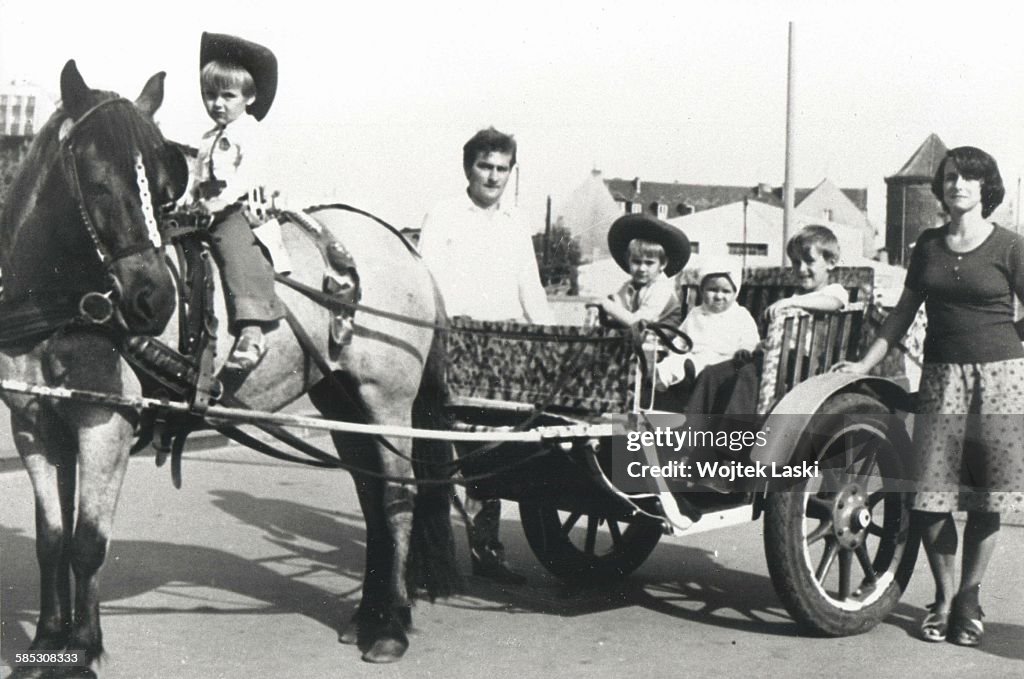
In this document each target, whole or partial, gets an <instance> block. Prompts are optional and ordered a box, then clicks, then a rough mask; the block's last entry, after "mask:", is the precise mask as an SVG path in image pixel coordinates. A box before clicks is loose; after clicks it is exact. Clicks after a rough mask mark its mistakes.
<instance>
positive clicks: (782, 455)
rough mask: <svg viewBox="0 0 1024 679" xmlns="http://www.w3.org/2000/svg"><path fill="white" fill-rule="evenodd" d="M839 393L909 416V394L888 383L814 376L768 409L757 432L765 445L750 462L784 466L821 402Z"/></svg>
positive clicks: (840, 375)
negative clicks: (865, 396)
mask: <svg viewBox="0 0 1024 679" xmlns="http://www.w3.org/2000/svg"><path fill="white" fill-rule="evenodd" d="M843 392H857V393H863V394H868V395H870V396H874V397H876V398H877V399H878V400H879V401H881V402H882V403H883V404H885V405H886V406H888V407H890V408H892V409H893V410H901V411H904V412H910V403H911V400H910V394H909V393H908V392H907V391H906V390H905V389H904V388H903V387H902V386H900V385H899V384H897V383H896V382H894V381H892V380H890V379H887V378H884V377H875V376H871V375H855V374H853V373H845V372H833V373H825V374H823V375H818V376H817V377H812V378H811V379H809V380H806V381H805V382H801V383H800V384H798V385H797V386H796V387H794V388H793V389H792V391H790V392H789V393H788V394H786V395H785V396H783V398H782V400H781V401H779V402H778V404H776V406H775V407H774V408H773V409H772V411H771V413H770V414H769V416H768V419H767V420H766V421H765V423H764V426H763V427H762V428H761V431H762V432H764V439H765V441H766V443H765V445H763V446H755V447H754V448H753V450H752V451H751V455H750V457H751V460H753V461H754V462H762V463H764V464H766V465H768V464H771V463H773V462H776V463H779V464H788V463H789V462H790V460H791V458H792V456H793V453H794V451H795V450H796V447H797V444H798V443H799V442H800V437H801V435H802V434H803V432H804V431H805V430H806V429H807V426H808V424H810V421H811V418H812V417H814V415H815V414H816V413H817V412H818V411H819V410H820V409H821V407H822V406H823V405H824V404H825V401H827V400H828V399H829V398H831V397H832V396H834V395H836V394H839V393H843Z"/></svg>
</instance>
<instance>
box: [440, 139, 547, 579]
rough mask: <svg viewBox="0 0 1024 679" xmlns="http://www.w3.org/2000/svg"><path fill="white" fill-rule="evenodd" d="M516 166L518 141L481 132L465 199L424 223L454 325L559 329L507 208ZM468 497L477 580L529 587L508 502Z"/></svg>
mask: <svg viewBox="0 0 1024 679" xmlns="http://www.w3.org/2000/svg"><path fill="white" fill-rule="evenodd" d="M515 164H516V141H515V139H513V138H512V136H511V135H507V134H504V133H501V132H498V131H497V130H495V129H494V128H493V127H491V128H488V129H486V130H480V131H479V132H477V133H476V134H475V135H473V137H472V138H471V139H470V140H469V141H468V142H466V145H465V146H463V147H462V166H463V169H464V170H465V173H466V179H467V180H468V182H469V185H468V186H467V188H466V191H465V193H463V194H462V195H460V196H456V197H454V198H451V199H448V200H444V201H442V202H440V203H438V204H437V205H436V206H435V207H434V208H433V209H432V210H431V211H430V212H429V213H427V215H426V217H424V219H423V228H422V230H421V231H420V253H421V254H422V255H423V260H424V261H425V262H426V263H427V266H428V267H429V268H430V271H431V273H432V274H433V275H434V279H435V280H436V281H437V285H438V287H439V288H440V289H441V296H442V297H443V298H444V303H445V309H446V311H447V312H448V316H449V317H454V316H469V317H470V318H473V319H476V320H483V321H506V320H512V321H520V322H527V323H540V324H547V325H550V324H553V323H554V318H553V316H552V313H551V309H550V307H549V306H548V301H547V297H546V296H545V294H544V288H543V286H541V283H540V273H539V272H538V269H537V260H536V258H535V257H534V253H533V241H532V238H531V233H530V229H528V228H527V227H526V226H525V225H524V224H523V222H522V221H521V219H520V217H519V214H518V211H517V210H516V209H515V206H513V205H511V204H509V203H508V202H505V203H503V202H502V200H501V198H502V195H503V194H504V192H505V186H506V184H507V183H508V179H509V176H510V175H511V172H512V168H513V167H514V166H515ZM466 493H467V495H466V510H467V514H470V515H471V516H472V518H471V519H470V521H469V522H468V523H467V526H466V528H467V532H468V534H469V546H470V553H471V558H472V562H473V573H474V574H475V575H480V576H483V577H488V578H492V579H494V580H497V581H499V582H503V583H507V584H522V583H524V582H526V578H524V577H523V576H522V575H520V574H518V573H516V572H514V571H513V570H512V569H510V568H509V567H508V564H507V563H506V561H505V548H504V546H503V545H502V544H501V542H500V541H499V540H498V526H499V523H500V519H501V501H500V500H496V499H482V500H478V499H476V498H475V497H474V493H473V489H472V488H471V487H470V488H467V491H466Z"/></svg>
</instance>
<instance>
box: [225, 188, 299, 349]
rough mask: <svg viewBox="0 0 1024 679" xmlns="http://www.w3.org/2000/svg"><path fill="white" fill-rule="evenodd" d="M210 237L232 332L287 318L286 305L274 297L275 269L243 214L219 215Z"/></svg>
mask: <svg viewBox="0 0 1024 679" xmlns="http://www.w3.org/2000/svg"><path fill="white" fill-rule="evenodd" d="M210 236H211V243H212V249H213V256H214V258H215V260H216V261H217V266H219V267H220V271H221V280H222V281H223V283H224V288H225V294H224V296H225V298H226V300H227V305H228V316H229V318H230V320H231V327H232V330H233V331H237V328H238V326H239V325H248V324H252V323H270V322H273V321H277V320H280V319H281V318H284V315H285V311H284V306H283V305H282V304H281V300H279V299H278V298H277V295H275V294H274V270H273V268H272V267H271V265H270V262H268V261H267V258H266V256H265V255H264V254H263V248H262V247H261V246H260V244H259V241H258V240H256V236H255V235H253V232H252V228H251V227H250V226H249V221H248V220H247V219H246V218H245V216H244V215H243V214H242V211H241V210H240V209H239V208H237V207H236V208H228V209H227V210H225V211H224V212H222V213H221V214H220V215H218V216H217V218H216V219H215V220H214V222H213V226H212V227H210Z"/></svg>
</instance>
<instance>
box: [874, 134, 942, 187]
mask: <svg viewBox="0 0 1024 679" xmlns="http://www.w3.org/2000/svg"><path fill="white" fill-rule="evenodd" d="M948 150H949V149H948V148H946V145H945V144H943V143H942V140H941V139H939V136H938V135H937V134H935V133H934V132H933V133H932V134H929V135H928V138H927V139H925V140H924V143H922V144H921V145H920V146H919V147H918V148H917V150H916V151H914V154H913V155H912V156H910V160H908V161H907V162H906V163H904V164H903V167H901V168H900V170H899V172H897V173H896V174H894V175H892V176H891V177H886V179H887V180H888V179H893V178H895V177H906V178H914V179H931V178H932V177H934V176H935V172H936V171H937V170H938V169H939V163H941V162H942V159H943V158H945V157H946V152H947V151H948Z"/></svg>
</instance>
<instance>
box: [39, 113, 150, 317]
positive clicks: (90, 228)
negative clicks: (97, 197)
mask: <svg viewBox="0 0 1024 679" xmlns="http://www.w3.org/2000/svg"><path fill="white" fill-rule="evenodd" d="M113 106H130V107H131V108H132V110H133V111H134V109H135V104H134V103H132V102H131V101H129V100H128V99H124V98H122V97H114V98H112V99H105V100H103V101H101V102H100V103H98V104H96V105H95V106H93V107H92V108H90V109H88V110H87V111H86V112H85V113H83V114H82V115H81V116H79V117H78V119H77V120H73V119H71V118H68V119H66V120H65V121H64V123H63V124H62V125H61V128H60V132H59V133H58V139H59V141H60V154H61V161H62V165H63V168H64V178H65V180H66V182H67V185H68V188H69V190H70V191H71V197H72V199H73V200H74V202H75V207H76V208H77V209H78V216H79V219H80V220H81V222H82V225H83V226H85V231H86V233H88V234H89V239H90V240H91V241H92V244H93V247H94V248H95V250H96V255H97V257H98V258H99V260H100V263H101V264H102V265H103V269H104V272H105V274H106V277H107V280H108V281H109V283H110V289H109V290H107V291H106V292H98V291H91V292H87V293H85V294H84V295H83V296H82V298H81V299H80V300H79V302H78V311H79V314H80V315H81V317H82V319H83V320H85V321H87V322H89V323H95V324H103V323H107V322H108V321H110V319H111V318H113V317H114V315H115V313H116V306H115V303H114V299H115V298H119V297H120V295H121V291H122V289H123V288H122V285H121V281H120V280H119V279H118V278H117V274H115V273H114V272H113V266H114V264H116V263H117V262H118V261H119V260H121V259H123V258H125V257H129V256H131V255H134V254H138V253H140V252H145V251H146V250H150V249H152V250H154V251H155V250H157V249H159V248H160V247H162V245H163V243H162V240H161V237H160V230H159V229H158V228H157V222H156V216H155V215H154V214H153V202H152V196H151V195H150V192H149V180H148V178H147V177H146V166H145V163H144V161H143V158H142V153H141V152H139V150H138V149H135V151H134V153H133V158H134V160H135V181H136V186H137V187H138V191H139V199H140V201H141V205H142V216H143V218H144V220H145V223H146V231H147V233H148V235H149V238H148V240H147V241H145V242H139V243H135V244H133V245H130V246H128V247H126V248H122V249H120V250H117V251H116V252H111V251H110V249H109V248H108V247H107V246H106V245H105V244H104V243H103V241H102V239H100V235H99V231H98V230H97V229H96V225H95V224H94V223H93V220H92V216H91V215H90V214H89V209H88V206H87V205H86V203H85V196H84V194H83V192H82V185H81V181H80V179H79V174H78V165H77V163H76V162H75V148H74V143H75V133H76V132H77V131H78V130H79V129H81V127H82V125H83V123H85V122H86V121H87V120H88V119H89V118H90V117H92V116H93V115H94V114H95V113H96V112H97V111H99V110H101V109H105V108H110V107H113Z"/></svg>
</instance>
